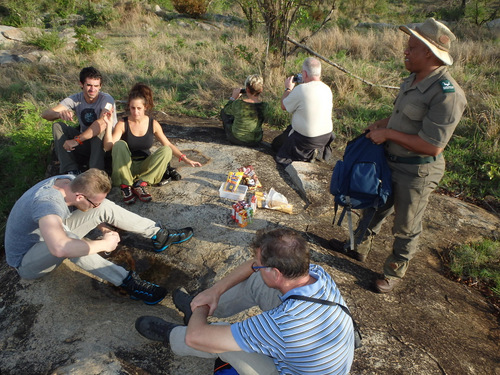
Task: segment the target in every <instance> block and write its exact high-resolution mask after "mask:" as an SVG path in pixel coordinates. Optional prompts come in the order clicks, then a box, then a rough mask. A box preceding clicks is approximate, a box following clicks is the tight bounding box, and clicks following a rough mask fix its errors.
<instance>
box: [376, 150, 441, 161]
mask: <svg viewBox="0 0 500 375" xmlns="http://www.w3.org/2000/svg"><path fill="white" fill-rule="evenodd" d="M441 155H442V154H439V155H438V156H409V157H402V156H396V155H392V154H389V153H388V152H386V153H385V156H386V157H387V160H389V161H392V162H393V163H401V164H429V163H434V162H435V161H436V160H437V159H438V158H439V157H441Z"/></svg>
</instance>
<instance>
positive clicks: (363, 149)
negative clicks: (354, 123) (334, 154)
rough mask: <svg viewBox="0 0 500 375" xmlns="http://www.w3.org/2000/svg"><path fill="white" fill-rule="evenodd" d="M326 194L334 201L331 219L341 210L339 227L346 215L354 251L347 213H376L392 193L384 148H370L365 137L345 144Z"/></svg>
mask: <svg viewBox="0 0 500 375" xmlns="http://www.w3.org/2000/svg"><path fill="white" fill-rule="evenodd" d="M330 193H331V194H332V195H333V196H334V197H335V217H336V216H337V210H338V206H342V207H344V209H343V210H342V214H341V216H340V218H339V222H338V225H339V226H340V225H341V224H342V220H343V219H344V216H345V214H346V213H347V215H348V220H349V238H350V245H351V250H354V233H353V229H352V217H351V210H353V209H364V208H375V210H376V209H378V208H379V207H381V206H382V205H384V204H385V203H386V202H387V199H388V198H389V196H390V195H391V193H392V180H391V170H390V168H389V165H388V164H387V160H386V158H385V154H384V146H383V145H376V144H374V143H373V142H372V141H371V140H370V139H369V138H366V133H363V134H361V135H359V136H357V137H356V138H354V139H353V140H351V141H349V142H348V143H347V146H346V149H345V152H344V156H343V160H339V161H337V163H336V164H335V167H334V168H333V173H332V179H331V182H330ZM375 210H374V212H375ZM335 217H334V219H333V220H334V221H335ZM363 235H364V234H363Z"/></svg>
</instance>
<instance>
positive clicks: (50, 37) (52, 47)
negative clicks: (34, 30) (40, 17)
mask: <svg viewBox="0 0 500 375" xmlns="http://www.w3.org/2000/svg"><path fill="white" fill-rule="evenodd" d="M28 44H31V45H33V46H36V47H38V48H40V49H43V50H46V51H50V52H55V51H57V50H58V49H59V48H61V47H62V46H63V45H64V39H62V38H61V37H60V36H59V34H58V32H57V31H52V32H42V33H41V34H39V35H36V36H33V37H32V38H30V40H29V41H28Z"/></svg>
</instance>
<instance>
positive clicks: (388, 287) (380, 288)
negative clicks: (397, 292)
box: [375, 277, 401, 293]
mask: <svg viewBox="0 0 500 375" xmlns="http://www.w3.org/2000/svg"><path fill="white" fill-rule="evenodd" d="M400 282H401V279H393V278H391V279H389V278H387V277H385V278H383V279H378V280H375V290H376V291H377V292H379V293H389V292H390V291H392V290H393V289H394V287H395V286H396V285H398V284H399V283H400Z"/></svg>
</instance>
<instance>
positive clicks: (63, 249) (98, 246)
mask: <svg viewBox="0 0 500 375" xmlns="http://www.w3.org/2000/svg"><path fill="white" fill-rule="evenodd" d="M38 224H39V226H40V233H41V234H42V237H43V239H44V241H45V243H46V244H47V247H48V248H49V251H50V253H51V254H52V255H54V256H56V257H58V258H75V257H79V256H84V255H89V254H96V253H99V252H101V251H107V252H110V251H113V250H115V249H116V246H117V245H118V242H120V237H119V235H118V233H116V232H112V231H109V232H106V233H104V236H103V239H102V240H92V241H91V240H79V239H74V238H71V237H68V235H67V234H66V232H65V231H64V227H63V224H62V220H61V218H60V217H59V216H57V215H47V216H44V217H42V218H41V219H40V220H39V221H38Z"/></svg>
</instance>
